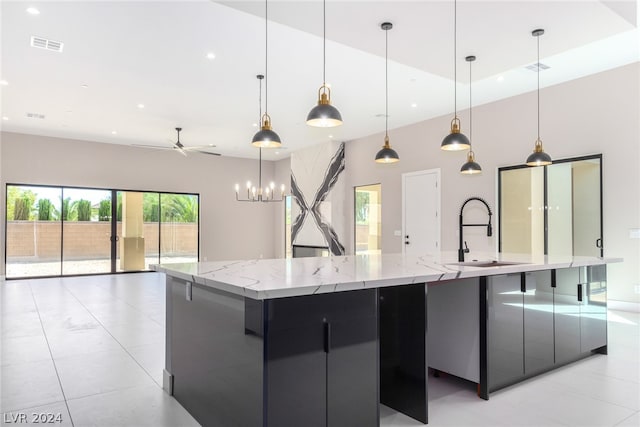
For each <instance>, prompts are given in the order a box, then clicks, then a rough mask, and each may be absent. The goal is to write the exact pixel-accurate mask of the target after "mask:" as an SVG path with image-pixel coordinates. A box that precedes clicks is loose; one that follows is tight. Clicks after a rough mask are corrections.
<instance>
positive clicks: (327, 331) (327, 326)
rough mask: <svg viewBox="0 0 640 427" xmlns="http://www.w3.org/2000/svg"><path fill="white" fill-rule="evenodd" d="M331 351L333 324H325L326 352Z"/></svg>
mask: <svg viewBox="0 0 640 427" xmlns="http://www.w3.org/2000/svg"><path fill="white" fill-rule="evenodd" d="M330 351H331V323H329V322H325V324H324V352H325V353H327V354H328V353H329V352H330Z"/></svg>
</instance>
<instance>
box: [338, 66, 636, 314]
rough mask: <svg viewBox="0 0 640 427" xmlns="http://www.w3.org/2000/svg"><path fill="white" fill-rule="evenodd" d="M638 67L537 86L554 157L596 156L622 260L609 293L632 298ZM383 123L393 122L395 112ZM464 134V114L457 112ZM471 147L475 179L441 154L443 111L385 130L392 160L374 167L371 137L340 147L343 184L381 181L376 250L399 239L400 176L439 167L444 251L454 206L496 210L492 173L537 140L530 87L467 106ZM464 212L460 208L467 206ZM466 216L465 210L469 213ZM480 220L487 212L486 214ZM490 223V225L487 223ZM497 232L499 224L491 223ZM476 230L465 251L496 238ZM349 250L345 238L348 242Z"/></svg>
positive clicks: (607, 219)
mask: <svg viewBox="0 0 640 427" xmlns="http://www.w3.org/2000/svg"><path fill="white" fill-rule="evenodd" d="M639 75H640V64H638V63H634V64H631V65H628V66H624V67H620V68H617V69H614V70H611V71H607V72H604V73H600V74H596V75H592V76H588V77H584V78H581V79H578V80H574V81H571V82H568V83H564V84H561V85H557V86H552V87H548V88H545V89H542V91H541V95H540V101H541V137H542V140H543V141H544V146H545V150H546V151H547V152H548V153H549V154H550V155H551V156H552V157H553V158H557V159H559V158H567V157H575V156H582V155H587V154H596V153H602V154H603V170H604V178H603V179H604V184H603V189H604V243H605V256H610V257H624V258H625V262H624V264H615V265H612V266H611V267H610V269H609V271H610V275H609V277H610V295H609V297H610V298H611V299H615V300H620V301H629V302H636V303H637V302H640V295H638V294H635V292H634V285H637V284H640V240H638V239H635V240H632V239H630V238H629V229H631V228H640V169H639V168H638V167H637V165H638V162H640V132H639V124H638V122H639V117H640V108H639V93H640V85H639V78H638V76H639ZM389 113H390V118H389V123H390V126H393V114H394V113H393V111H390V112H389ZM460 116H461V120H462V126H463V131H465V132H466V130H467V129H468V125H469V124H468V111H462V113H461V114H460ZM473 119H474V121H473V143H474V151H475V152H476V161H478V163H480V165H481V166H482V168H483V171H484V172H483V174H482V175H480V176H462V175H460V174H459V173H458V171H459V169H460V166H461V165H462V163H464V161H465V155H464V154H462V153H450V152H443V151H441V150H440V142H441V141H442V138H443V137H444V136H445V135H446V134H447V132H448V129H449V122H450V120H451V116H449V115H447V116H445V117H439V118H435V119H432V120H427V121H424V122H421V123H417V124H414V125H411V126H406V127H403V128H399V129H392V130H391V131H390V133H389V135H390V138H391V144H392V146H393V148H394V149H396V150H397V151H398V154H399V155H400V162H399V163H397V164H395V165H378V164H376V163H374V161H373V159H374V156H375V153H376V152H377V150H379V149H380V146H381V145H382V142H383V135H382V134H376V135H371V136H368V137H365V138H361V139H357V140H354V141H350V142H348V143H347V149H346V162H347V168H346V170H345V176H346V179H347V188H352V187H354V186H357V185H365V184H372V183H378V182H379V183H382V248H383V252H385V253H392V252H400V251H401V250H402V239H401V237H396V236H394V235H393V231H394V230H400V229H401V227H402V194H401V174H402V173H405V172H411V171H418V170H425V169H433V168H441V170H442V216H441V218H442V248H443V250H455V249H457V246H458V242H457V229H458V226H457V221H458V211H459V209H460V205H461V203H462V202H463V201H464V200H465V199H466V198H467V197H468V196H472V195H473V196H476V195H477V196H481V197H484V198H486V199H487V201H489V203H490V204H491V205H492V207H494V209H495V207H496V202H497V200H496V185H497V184H496V170H497V168H498V167H500V166H507V165H514V164H522V163H524V161H525V159H526V157H527V156H528V155H529V153H530V152H531V150H532V149H533V145H534V141H535V138H536V94H535V92H530V93H527V94H523V95H519V96H516V97H512V98H508V99H505V100H501V101H498V102H493V103H490V104H486V105H483V106H480V107H475V108H474V109H473ZM350 194H352V193H351V191H349V190H348V191H347V198H346V199H345V212H346V215H347V218H346V221H347V229H351V230H353V198H352V197H350V196H349V195H350ZM465 213H466V210H465ZM471 214H472V215H473V213H471ZM485 217H486V216H485ZM494 225H495V223H494ZM496 228H497V227H496ZM482 233H483V230H465V237H468V238H467V239H466V240H468V241H469V247H471V248H472V250H493V248H495V245H496V242H495V237H494V238H491V239H488V238H487V237H486V235H483V234H482ZM348 243H349V248H348V253H353V234H352V235H351V237H350V239H349V240H348Z"/></svg>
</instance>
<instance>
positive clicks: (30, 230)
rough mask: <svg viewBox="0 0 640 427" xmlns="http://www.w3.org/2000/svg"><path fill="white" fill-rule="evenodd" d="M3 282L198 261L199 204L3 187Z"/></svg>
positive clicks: (145, 195)
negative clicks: (4, 257) (4, 216)
mask: <svg viewBox="0 0 640 427" xmlns="http://www.w3.org/2000/svg"><path fill="white" fill-rule="evenodd" d="M6 194H7V206H6V213H7V215H6V228H5V229H6V231H7V240H6V276H7V278H22V277H43V276H60V275H63V276H66V275H76V274H99V273H115V272H122V271H144V270H149V269H150V265H151V264H157V263H167V262H195V261H198V253H199V252H198V247H199V196H198V195H197V194H174V193H157V192H153V193H152V192H136V191H118V190H104V189H91V188H70V187H53V186H30V185H7V193H6Z"/></svg>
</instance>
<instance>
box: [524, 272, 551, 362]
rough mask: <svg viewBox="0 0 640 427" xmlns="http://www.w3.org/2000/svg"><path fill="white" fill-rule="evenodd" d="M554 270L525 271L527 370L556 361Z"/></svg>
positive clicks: (525, 354)
mask: <svg viewBox="0 0 640 427" xmlns="http://www.w3.org/2000/svg"><path fill="white" fill-rule="evenodd" d="M553 340H554V337H553V288H552V287H551V270H545V271H536V272H531V273H525V293H524V372H525V375H530V374H534V373H536V372H541V371H543V370H546V369H549V368H550V367H552V366H553V362H554V348H553Z"/></svg>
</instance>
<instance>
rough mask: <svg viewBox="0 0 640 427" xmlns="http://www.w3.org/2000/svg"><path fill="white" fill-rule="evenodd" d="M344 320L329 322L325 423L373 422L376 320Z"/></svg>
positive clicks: (347, 425) (332, 426) (345, 425)
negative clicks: (326, 419) (326, 418)
mask: <svg viewBox="0 0 640 427" xmlns="http://www.w3.org/2000/svg"><path fill="white" fill-rule="evenodd" d="M345 320H346V319H345ZM345 320H343V321H339V320H338V321H336V320H334V321H332V322H331V323H330V324H329V325H330V328H331V333H330V343H329V349H328V350H329V352H328V353H327V374H328V375H327V408H328V410H327V417H328V422H327V426H330V427H351V426H377V425H378V393H377V390H378V359H377V354H378V344H377V334H378V331H377V324H376V323H377V322H376V321H375V318H361V319H352V320H346V321H345ZM372 320H373V321H372Z"/></svg>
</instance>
